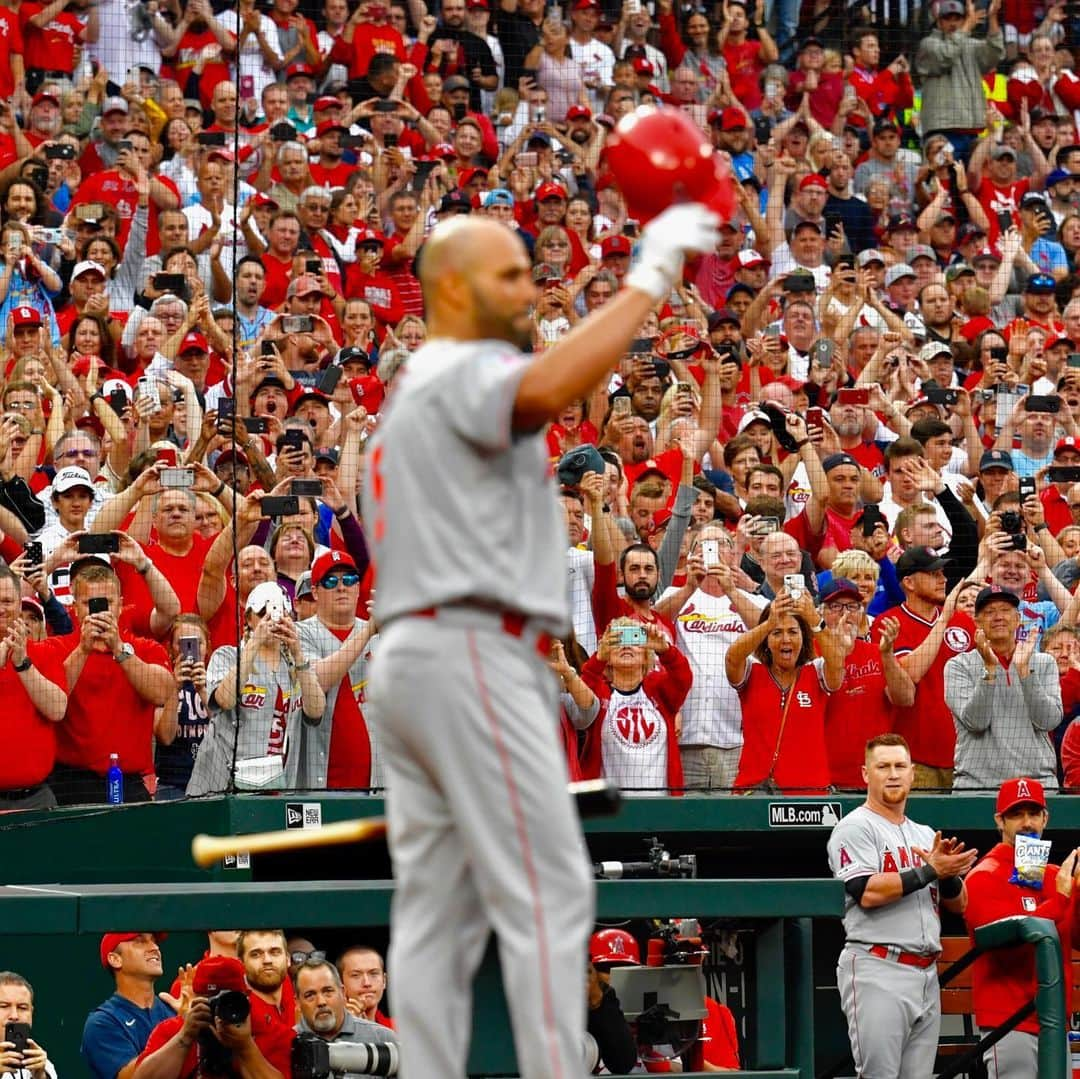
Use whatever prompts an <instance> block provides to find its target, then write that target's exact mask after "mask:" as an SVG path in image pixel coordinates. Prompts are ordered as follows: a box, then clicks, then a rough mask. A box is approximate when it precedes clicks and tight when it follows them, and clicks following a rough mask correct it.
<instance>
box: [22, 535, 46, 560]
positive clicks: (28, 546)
mask: <svg viewBox="0 0 1080 1079" xmlns="http://www.w3.org/2000/svg"><path fill="white" fill-rule="evenodd" d="M23 552H24V553H25V555H26V564H27V565H28V566H40V565H41V563H42V562H44V561H45V555H44V553H43V552H42V549H41V542H40V541H39V540H28V541H27V542H26V543H25V544H23Z"/></svg>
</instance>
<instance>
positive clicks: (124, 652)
mask: <svg viewBox="0 0 1080 1079" xmlns="http://www.w3.org/2000/svg"><path fill="white" fill-rule="evenodd" d="M133 655H135V649H134V647H133V646H132V645H130V644H129V643H128V642H127V641H124V643H123V644H122V645H120V651H119V652H117V654H116V655H115V656H113V659H115V660H116V662H117V663H127V661H128V660H129V659H131V657H132V656H133Z"/></svg>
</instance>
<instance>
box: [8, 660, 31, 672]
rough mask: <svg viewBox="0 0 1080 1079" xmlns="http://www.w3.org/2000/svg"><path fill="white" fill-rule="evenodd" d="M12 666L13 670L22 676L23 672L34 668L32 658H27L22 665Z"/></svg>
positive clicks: (15, 664)
mask: <svg viewBox="0 0 1080 1079" xmlns="http://www.w3.org/2000/svg"><path fill="white" fill-rule="evenodd" d="M11 666H12V669H13V670H14V671H15V673H16V674H22V673H23V671H28V670H30V667H31V666H32V664H31V663H30V657H29V656H26V657H25V658H24V659H23V661H22V663H13V664H12V665H11Z"/></svg>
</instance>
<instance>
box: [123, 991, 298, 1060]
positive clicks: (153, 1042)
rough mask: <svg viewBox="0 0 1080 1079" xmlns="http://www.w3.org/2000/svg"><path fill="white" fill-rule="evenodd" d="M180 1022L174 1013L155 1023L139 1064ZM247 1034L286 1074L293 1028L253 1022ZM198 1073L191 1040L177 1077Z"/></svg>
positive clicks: (195, 1047) (171, 1035)
mask: <svg viewBox="0 0 1080 1079" xmlns="http://www.w3.org/2000/svg"><path fill="white" fill-rule="evenodd" d="M251 1000H252V1003H253V1004H254V1002H255V998H254V997H252V998H251ZM183 1025H184V1017H183V1016H181V1015H174V1016H172V1017H171V1018H169V1019H163V1020H162V1021H161V1022H160V1023H158V1025H157V1026H156V1027H154V1029H153V1030H152V1031H150V1037H149V1038H148V1039H147V1042H146V1048H145V1049H143V1051H142V1052H141V1053H140V1054H139V1063H140V1064H141V1063H142V1062H143V1061H144V1060H145V1059H146V1058H147V1057H148V1056H150V1054H151V1053H156V1052H157V1051H158V1050H159V1049H160V1048H162V1046H164V1045H167V1044H168V1043H169V1042H170V1041H172V1039H173V1038H175V1037H176V1035H177V1034H178V1033H179V1031H180V1029H181V1028H182V1027H183ZM251 1037H252V1040H253V1041H254V1042H255V1044H256V1045H257V1046H258V1047H259V1052H260V1053H262V1055H263V1056H264V1057H265V1058H266V1060H267V1062H268V1063H269V1064H270V1065H271V1066H272V1067H274V1068H277V1070H278V1071H279V1072H281V1074H282V1075H285V1076H288V1075H291V1074H292V1063H291V1059H292V1043H293V1041H294V1040H295V1038H296V1031H295V1030H293V1029H291V1028H289V1027H284V1026H282V1025H280V1024H279V1023H275V1024H272V1025H270V1026H264V1027H260V1028H256V1027H255V1026H254V1025H253V1026H252V1029H251ZM198 1072H199V1046H198V1043H196V1042H193V1043H192V1045H191V1048H190V1049H189V1050H188V1053H187V1056H186V1057H184V1063H183V1064H182V1065H181V1068H180V1073H179V1075H178V1076H177V1079H192V1077H194V1076H196V1075H198Z"/></svg>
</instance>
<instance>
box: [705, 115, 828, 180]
mask: <svg viewBox="0 0 1080 1079" xmlns="http://www.w3.org/2000/svg"><path fill="white" fill-rule="evenodd" d="M741 127H746V113H745V112H743V111H742V109H740V108H739V107H738V105H730V106H728V108H726V109H724V111H723V112H722V113H720V130H721V131H737V130H738V129H739V128H741ZM815 175H816V174H815Z"/></svg>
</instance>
